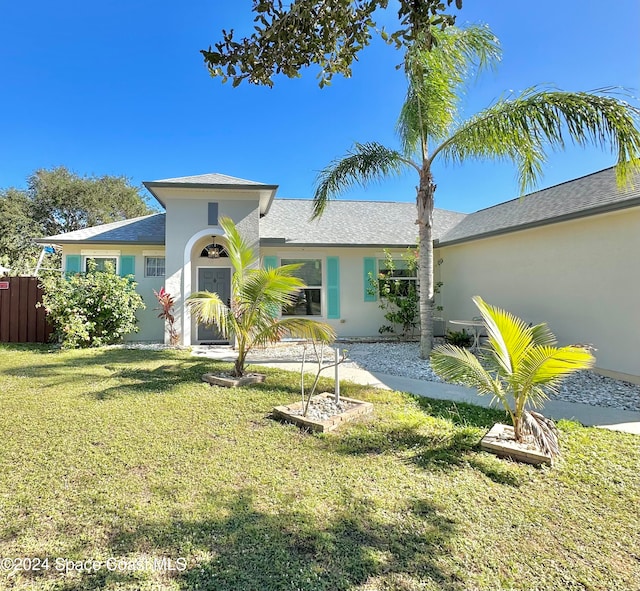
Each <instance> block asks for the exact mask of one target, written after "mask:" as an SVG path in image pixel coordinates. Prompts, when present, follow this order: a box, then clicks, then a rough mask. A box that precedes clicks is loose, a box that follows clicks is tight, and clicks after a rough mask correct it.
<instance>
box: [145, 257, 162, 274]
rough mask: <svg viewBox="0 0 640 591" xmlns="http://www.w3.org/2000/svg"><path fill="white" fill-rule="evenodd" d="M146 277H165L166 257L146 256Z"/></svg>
mask: <svg viewBox="0 0 640 591" xmlns="http://www.w3.org/2000/svg"><path fill="white" fill-rule="evenodd" d="M144 276H145V277H164V257H144Z"/></svg>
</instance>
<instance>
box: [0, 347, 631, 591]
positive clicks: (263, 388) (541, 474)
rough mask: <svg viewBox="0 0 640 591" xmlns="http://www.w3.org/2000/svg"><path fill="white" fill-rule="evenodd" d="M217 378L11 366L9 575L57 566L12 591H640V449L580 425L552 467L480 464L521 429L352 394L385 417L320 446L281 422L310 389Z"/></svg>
mask: <svg viewBox="0 0 640 591" xmlns="http://www.w3.org/2000/svg"><path fill="white" fill-rule="evenodd" d="M215 365H216V364H215V363H213V362H210V361H206V362H205V361H203V360H202V359H195V358H193V357H190V356H189V355H188V354H187V353H184V352H175V351H165V352H152V351H131V350H120V349H108V350H92V351H82V352H59V351H54V350H50V349H48V348H46V347H43V348H34V347H30V348H26V347H18V346H13V347H11V346H4V347H0V380H1V381H0V383H1V384H2V386H1V387H0V436H1V438H2V440H1V443H0V558H7V557H8V558H21V557H29V558H35V559H37V560H36V561H35V562H33V563H32V565H35V564H37V563H38V561H39V562H40V566H41V570H39V571H33V570H32V571H25V570H21V569H8V568H7V566H8V563H7V561H6V560H5V561H2V562H0V567H2V572H0V589H24V590H27V589H29V590H44V589H47V590H49V589H51V590H54V589H55V590H57V591H62V590H65V591H71V590H76V589H85V590H88V589H109V590H124V589H127V590H133V589H148V590H154V591H159V590H169V589H171V590H174V589H176V590H177V589H211V590H213V589H220V590H227V589H228V590H246V591H250V590H251V591H268V590H283V591H284V590H291V591H294V590H298V589H300V590H305V591H306V590H320V589H322V590H327V591H340V590H347V589H348V590H354V591H376V590H383V589H384V590H392V589H393V590H397V591H410V590H438V591H440V590H445V591H454V590H456V591H458V590H459V591H463V590H465V591H466V590H469V591H471V590H474V589H478V590H480V589H481V590H483V591H485V590H486V591H498V590H506V589H510V590H511V589H513V590H515V589H517V590H518V591H525V590H532V591H533V590H534V589H538V590H543V589H544V590H547V589H548V590H554V591H555V590H562V589H571V590H583V589H585V590H596V589H597V590H613V589H620V590H622V589H625V590H626V589H637V588H638V585H639V583H638V581H640V534H639V533H638V532H640V518H639V507H640V439H639V438H638V437H635V436H632V435H627V434H620V433H612V432H608V431H604V430H597V429H587V428H583V427H581V426H579V425H577V424H575V423H571V422H562V423H561V424H560V427H561V432H562V445H563V448H564V459H563V460H562V461H561V462H560V463H559V464H558V465H557V466H555V467H554V468H552V469H537V468H533V467H530V466H524V465H517V464H515V463H512V462H509V461H503V460H498V459H497V458H494V457H493V456H491V455H488V454H485V453H481V452H480V451H479V450H478V441H479V439H480V437H481V435H482V434H483V432H484V431H485V430H486V428H487V427H488V426H490V425H491V424H492V423H493V422H494V421H495V420H504V415H503V413H499V412H495V411H490V410H485V409H481V408H479V407H474V406H465V405H458V406H455V405H454V404H452V403H446V402H439V401H434V400H427V399H421V400H417V399H415V398H413V397H411V396H409V395H406V394H401V393H396V392H384V391H377V390H373V389H366V388H363V387H358V386H352V385H345V386H343V389H342V392H343V394H344V395H350V396H356V397H361V398H364V399H366V400H369V401H371V402H373V403H374V404H375V409H376V417H375V419H373V420H371V421H369V422H367V423H364V424H360V425H353V426H350V427H348V428H347V429H345V430H343V431H342V432H340V433H338V434H335V435H328V436H319V435H309V434H306V433H302V432H300V431H299V430H298V429H297V428H295V427H293V426H289V425H285V424H281V423H278V422H276V421H274V420H273V419H271V418H270V416H269V413H270V410H271V408H272V407H273V406H275V405H278V404H282V403H286V402H290V401H293V400H295V399H296V398H297V390H298V386H297V383H298V378H297V377H296V376H295V375H293V374H287V373H284V372H277V371H275V370H268V373H269V376H268V382H267V383H266V384H263V385H259V386H253V387H251V388H245V389H237V390H225V389H220V388H215V387H210V386H208V385H206V384H204V383H202V382H200V379H199V378H200V374H202V373H203V372H204V371H205V370H210V369H212V368H213V367H215ZM163 557H164V558H165V559H168V560H165V562H164V563H162V562H161V560H162V558H163ZM56 558H60V559H67V560H68V561H71V562H63V561H62V560H59V561H58V562H56ZM110 558H111V559H113V560H112V561H108V559H110ZM47 559H48V569H47V568H46V567H45V566H43V565H47V563H46V562H45V560H47ZM154 559H156V560H157V561H158V562H156V563H155V564H154ZM87 560H95V561H97V562H96V563H95V565H91V564H86V563H85V562H84V561H87ZM26 564H27V563H22V566H25V565H26ZM65 566H66V567H70V568H77V569H81V570H80V571H79V572H71V573H69V574H64V572H61V571H59V570H58V569H62V568H64V567H65ZM169 566H171V567H173V568H174V569H179V570H171V569H170V568H169ZM82 569H84V570H82Z"/></svg>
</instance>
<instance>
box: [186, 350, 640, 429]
mask: <svg viewBox="0 0 640 591" xmlns="http://www.w3.org/2000/svg"><path fill="white" fill-rule="evenodd" d="M193 354H194V355H196V356H198V357H211V358H213V359H219V360H220V361H233V358H234V352H233V351H232V350H230V349H228V348H219V349H213V348H206V347H202V348H194V350H193ZM249 363H251V364H252V365H260V366H263V367H275V368H278V369H284V370H288V371H295V372H299V371H300V363H299V362H291V361H283V360H269V361H264V360H259V359H255V360H254V359H250V361H249ZM309 371H313V367H312V366H311V367H310V369H309ZM323 375H325V376H330V377H333V369H331V370H327V371H325V372H324V373H323ZM340 379H341V380H346V381H350V382H354V383H356V384H362V385H364V386H373V387H374V388H383V389H386V390H397V391H399V392H409V393H411V394H417V395H418V396H425V397H427V398H436V399H438V400H451V401H452V402H466V403H469V404H476V405H477V406H484V407H487V408H489V407H491V397H490V396H479V395H478V393H477V392H476V390H474V389H473V388H466V387H464V386H456V385H453V384H443V383H439V382H429V381H425V380H414V379H412V378H404V377H400V376H392V375H388V374H383V373H377V372H368V371H366V370H364V369H360V368H356V367H345V366H341V367H340ZM494 406H495V405H494ZM542 412H543V414H544V415H545V416H548V417H550V418H552V419H555V420H559V419H571V420H574V421H577V422H579V423H582V424H583V425H585V426H587V427H600V428H602V429H611V430H613V431H624V432H626V433H633V434H635V435H640V412H634V411H631V410H619V409H617V408H611V407H604V406H593V405H591V404H580V403H577V402H565V401H563V400H547V401H546V402H545V404H544V407H543V408H542Z"/></svg>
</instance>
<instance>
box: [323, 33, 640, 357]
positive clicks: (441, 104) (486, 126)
mask: <svg viewBox="0 0 640 591" xmlns="http://www.w3.org/2000/svg"><path fill="white" fill-rule="evenodd" d="M430 34H431V36H432V40H433V45H432V46H431V47H430V50H427V49H428V48H429V44H428V43H427V44H425V43H423V42H420V40H419V39H416V42H415V44H414V46H413V48H411V49H410V50H409V51H408V52H407V56H406V60H405V72H406V75H407V81H408V90H407V97H406V101H405V103H404V106H403V108H402V111H401V114H400V118H399V120H398V125H397V130H398V135H399V139H400V144H401V149H400V150H396V149H393V148H388V147H385V146H383V145H381V144H379V143H376V142H369V143H356V144H355V146H354V148H353V149H352V150H351V151H350V152H348V153H347V155H346V156H344V157H342V158H339V159H336V160H334V161H333V162H331V163H330V164H329V166H327V167H326V168H325V169H324V170H322V171H321V172H320V174H319V176H318V183H317V187H316V191H315V195H314V201H315V209H314V217H318V216H320V215H322V212H323V211H324V208H325V207H326V205H327V201H328V200H329V199H331V198H333V197H336V196H337V195H339V194H340V193H342V192H344V191H345V190H347V189H348V188H350V187H352V186H353V185H355V184H359V185H363V186H366V185H367V184H368V183H370V182H372V181H379V180H382V179H383V178H385V177H388V176H391V175H399V174H401V173H403V172H405V171H406V170H413V171H415V172H416V173H417V175H418V186H417V192H416V205H417V220H416V223H417V225H418V235H419V253H420V254H419V265H418V283H419V286H420V356H421V357H422V358H423V359H426V358H427V357H428V356H429V353H430V352H431V348H432V345H433V312H434V293H435V291H434V281H433V209H434V195H435V191H436V183H435V179H434V176H433V170H432V167H433V163H434V161H435V160H436V159H438V160H443V161H445V162H449V163H461V162H464V161H465V160H468V159H499V160H509V161H512V162H514V163H515V165H516V167H517V176H518V179H519V181H520V189H521V191H522V192H524V191H525V190H526V189H530V188H532V187H533V186H535V183H536V182H537V180H538V179H539V177H540V174H541V171H542V165H543V164H544V162H545V160H546V159H547V147H550V148H552V149H562V148H564V146H565V144H566V143H567V141H570V142H573V143H575V144H578V145H586V144H587V143H592V144H595V145H597V146H602V147H605V146H608V145H610V146H612V151H615V153H616V157H617V167H616V173H617V178H618V182H619V184H620V185H622V184H624V183H625V182H628V181H630V180H631V178H632V174H633V172H634V171H635V170H638V168H639V165H640V129H638V118H639V115H640V110H638V108H636V107H633V106H631V105H629V104H628V103H626V102H624V101H622V100H620V99H618V98H616V97H615V96H611V95H610V93H609V94H607V93H605V92H602V93H598V94H595V93H589V92H564V91H560V90H544V89H543V90H540V89H536V88H532V89H529V90H527V91H525V92H523V93H522V94H521V95H519V96H515V97H505V98H501V99H499V100H497V101H496V102H495V103H494V104H493V105H492V106H490V107H488V108H487V109H485V110H483V111H481V112H480V113H478V114H476V115H475V116H473V117H471V118H470V119H468V120H466V121H460V119H459V113H458V104H459V100H460V97H461V96H462V92H461V91H462V90H464V86H465V84H466V83H467V82H468V81H469V80H470V79H471V78H472V77H473V75H474V74H475V73H477V72H480V71H481V70H483V69H485V68H487V67H491V66H492V65H493V64H495V63H497V61H498V60H499V59H500V47H499V45H498V41H497V39H496V38H495V36H494V35H493V33H492V32H491V31H490V30H489V28H488V27H485V26H473V27H469V28H467V29H458V28H456V27H447V28H446V29H445V30H444V31H438V30H435V29H432V30H431V31H430ZM425 47H426V48H427V49H425Z"/></svg>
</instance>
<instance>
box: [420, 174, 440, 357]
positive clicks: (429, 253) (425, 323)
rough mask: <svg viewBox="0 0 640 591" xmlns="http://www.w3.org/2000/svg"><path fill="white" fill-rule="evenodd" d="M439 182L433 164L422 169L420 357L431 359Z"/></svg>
mask: <svg viewBox="0 0 640 591" xmlns="http://www.w3.org/2000/svg"><path fill="white" fill-rule="evenodd" d="M435 191H436V185H435V184H434V182H433V176H432V174H431V169H430V166H429V164H428V163H427V162H424V163H423V165H422V169H421V170H420V186H419V187H418V194H417V196H416V201H417V206H418V221H417V222H416V223H417V224H418V237H419V241H418V284H419V289H420V357H421V358H422V359H427V358H428V357H429V355H430V354H431V349H433V310H434V289H433V203H434V201H433V196H434V193H435Z"/></svg>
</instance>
